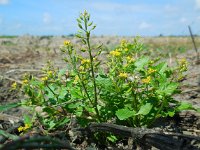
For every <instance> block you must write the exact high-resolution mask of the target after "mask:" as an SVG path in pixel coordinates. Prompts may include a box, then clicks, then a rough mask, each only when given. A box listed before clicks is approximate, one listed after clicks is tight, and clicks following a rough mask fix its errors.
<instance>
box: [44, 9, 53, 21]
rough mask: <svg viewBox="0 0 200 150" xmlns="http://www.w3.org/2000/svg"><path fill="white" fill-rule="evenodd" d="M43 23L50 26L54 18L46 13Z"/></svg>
mask: <svg viewBox="0 0 200 150" xmlns="http://www.w3.org/2000/svg"><path fill="white" fill-rule="evenodd" d="M43 22H44V23H45V24H50V23H51V22H52V17H51V15H50V14H49V13H47V12H46V13H44V14H43Z"/></svg>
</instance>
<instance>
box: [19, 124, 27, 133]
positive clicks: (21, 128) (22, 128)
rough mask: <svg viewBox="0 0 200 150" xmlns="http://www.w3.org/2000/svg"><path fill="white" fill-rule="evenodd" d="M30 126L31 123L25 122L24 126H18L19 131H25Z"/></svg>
mask: <svg viewBox="0 0 200 150" xmlns="http://www.w3.org/2000/svg"><path fill="white" fill-rule="evenodd" d="M29 128H30V125H29V124H25V126H24V127H23V126H20V127H19V128H18V131H19V132H23V131H26V130H27V129H29Z"/></svg>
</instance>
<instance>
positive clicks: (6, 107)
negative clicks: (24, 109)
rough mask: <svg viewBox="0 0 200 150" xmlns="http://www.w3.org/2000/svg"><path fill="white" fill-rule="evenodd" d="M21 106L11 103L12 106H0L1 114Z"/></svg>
mask: <svg viewBox="0 0 200 150" xmlns="http://www.w3.org/2000/svg"><path fill="white" fill-rule="evenodd" d="M20 105H21V103H10V104H6V105H0V112H3V111H7V110H9V109H11V108H15V107H18V106H20Z"/></svg>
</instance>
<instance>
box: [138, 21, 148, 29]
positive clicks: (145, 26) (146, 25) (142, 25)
mask: <svg viewBox="0 0 200 150" xmlns="http://www.w3.org/2000/svg"><path fill="white" fill-rule="evenodd" d="M148 28H151V24H149V23H147V22H142V23H141V24H140V25H139V29H148Z"/></svg>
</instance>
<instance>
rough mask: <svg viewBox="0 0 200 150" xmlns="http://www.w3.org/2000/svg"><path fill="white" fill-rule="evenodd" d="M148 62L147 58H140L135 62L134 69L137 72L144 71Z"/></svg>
mask: <svg viewBox="0 0 200 150" xmlns="http://www.w3.org/2000/svg"><path fill="white" fill-rule="evenodd" d="M148 62H149V58H148V57H142V58H140V59H139V60H137V61H136V62H135V66H136V69H137V70H139V71H140V70H143V69H144V66H145V65H147V64H148Z"/></svg>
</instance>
